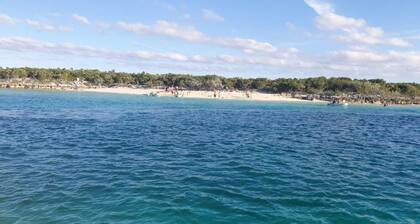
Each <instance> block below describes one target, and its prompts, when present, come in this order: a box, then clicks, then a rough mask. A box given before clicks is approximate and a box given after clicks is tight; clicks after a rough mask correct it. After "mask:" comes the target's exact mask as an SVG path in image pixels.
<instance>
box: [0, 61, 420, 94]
mask: <svg viewBox="0 0 420 224" xmlns="http://www.w3.org/2000/svg"><path fill="white" fill-rule="evenodd" d="M0 79H1V80H9V81H10V80H24V79H31V80H36V81H38V82H60V83H63V82H73V81H75V80H77V79H79V80H82V81H84V82H85V83H87V84H88V85H92V86H99V85H100V86H108V87H112V86H133V85H134V86H142V87H163V88H164V87H178V88H182V89H188V90H223V89H224V90H256V91H261V92H267V93H305V94H323V95H338V94H360V95H380V96H404V97H416V96H420V84H417V83H388V82H386V81H385V80H383V79H368V80H367V79H351V78H346V77H331V78H326V77H323V76H321V77H314V78H300V79H297V78H278V79H266V78H238V77H236V78H227V77H221V76H217V75H205V76H193V75H186V74H172V73H168V74H150V73H146V72H141V73H125V72H116V71H113V70H112V71H99V70H92V69H77V70H73V69H64V68H56V69H44V68H26V67H25V68H1V67H0Z"/></svg>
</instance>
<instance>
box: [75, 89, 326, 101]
mask: <svg viewBox="0 0 420 224" xmlns="http://www.w3.org/2000/svg"><path fill="white" fill-rule="evenodd" d="M75 91H81V92H95V93H111V94H130V95H143V96H156V97H177V98H185V99H209V100H243V101H262V102H296V103H320V104H327V103H328V101H322V100H313V101H312V100H304V99H298V98H293V97H289V96H284V95H280V94H271V93H261V92H255V91H254V92H250V91H237V90H236V91H204V90H182V91H181V90H178V91H176V92H175V91H170V90H165V89H157V88H150V89H148V88H129V87H117V88H80V89H77V90H75Z"/></svg>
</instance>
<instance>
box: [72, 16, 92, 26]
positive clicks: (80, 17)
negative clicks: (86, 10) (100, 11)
mask: <svg viewBox="0 0 420 224" xmlns="http://www.w3.org/2000/svg"><path fill="white" fill-rule="evenodd" d="M72 17H73V19H74V20H76V21H77V22H79V23H82V24H85V25H89V24H90V21H89V20H88V19H87V18H86V17H84V16H81V15H78V14H73V15H72Z"/></svg>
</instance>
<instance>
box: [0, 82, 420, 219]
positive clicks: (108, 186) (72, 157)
mask: <svg viewBox="0 0 420 224" xmlns="http://www.w3.org/2000/svg"><path fill="white" fill-rule="evenodd" d="M0 223H1V224H7V223H42V224H44V223H226V224H235V223H238V224H246V223H264V224H265V223H268V224H270V223H340V224H341V223H351V224H353V223H356V224H360V223H380V224H382V223H420V109H419V108H418V107H385V108H384V107H379V106H349V107H347V108H345V107H328V106H325V105H314V104H287V103H266V102H264V103H259V102H245V101H243V102H241V101H212V100H193V99H189V100H187V99H179V98H159V97H144V96H135V95H113V94H99V93H80V92H48V91H27V90H6V89H0Z"/></svg>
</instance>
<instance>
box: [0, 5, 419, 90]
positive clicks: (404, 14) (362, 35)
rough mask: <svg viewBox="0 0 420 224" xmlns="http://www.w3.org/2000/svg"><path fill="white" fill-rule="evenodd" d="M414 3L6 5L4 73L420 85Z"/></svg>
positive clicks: (0, 48) (1, 34)
mask: <svg viewBox="0 0 420 224" xmlns="http://www.w3.org/2000/svg"><path fill="white" fill-rule="evenodd" d="M419 10H420V2H419V1H417V0H405V1H396V0H395V1H391V0H390V1H382V0H381V1H379V0H370V1H364V0H353V1H345V0H283V1H277V0H272V1H269V0H259V1H256V0H255V1H251V0H249V1H240V0H230V1H222V0H214V1H198V0H195V1H183V0H181V1H180V0H147V1H146V0H119V1H99V0H91V1H84V0H60V1H56V0H37V1H35V0H33V1H28V0H2V1H1V2H0V66H2V67H20V66H31V67H66V68H95V69H101V70H111V69H115V70H118V71H128V72H140V71H147V72H153V73H166V72H175V73H188V74H195V75H203V74H219V75H224V76H241V77H268V78H279V77H308V76H319V75H324V76H348V77H353V78H384V79H386V80H389V81H408V82H420V49H419V46H420V45H419V44H420V43H419V42H420V26H419V25H418V21H420V14H419V13H418V11H419Z"/></svg>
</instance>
